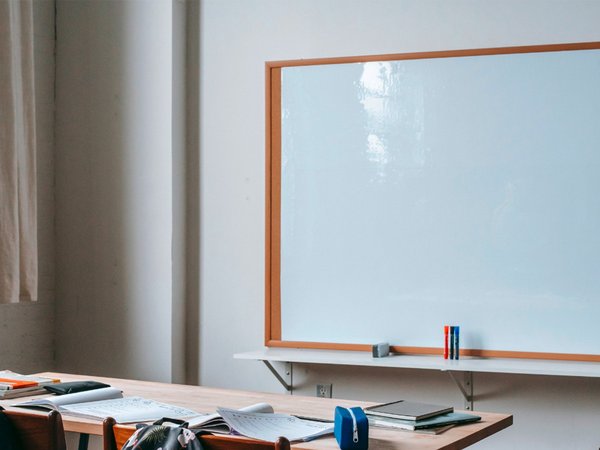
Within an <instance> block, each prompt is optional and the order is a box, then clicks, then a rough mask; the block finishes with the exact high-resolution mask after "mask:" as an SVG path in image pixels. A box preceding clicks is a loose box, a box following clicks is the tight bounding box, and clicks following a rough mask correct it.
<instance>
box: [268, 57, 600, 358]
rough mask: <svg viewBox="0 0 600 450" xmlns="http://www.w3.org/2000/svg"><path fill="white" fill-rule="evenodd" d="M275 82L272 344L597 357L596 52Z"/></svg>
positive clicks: (336, 68)
mask: <svg viewBox="0 0 600 450" xmlns="http://www.w3.org/2000/svg"><path fill="white" fill-rule="evenodd" d="M280 77H281V78H280V81H281V85H280V88H281V100H280V101H281V104H280V106H281V110H280V120H281V122H280V135H281V137H280V144H281V145H280V152H281V155H280V157H281V160H280V171H281V172H280V176H281V181H280V198H281V200H280V205H279V207H280V210H279V213H280V242H279V248H278V250H279V253H280V268H279V270H280V273H279V282H280V292H279V294H280V298H279V299H278V301H279V307H280V327H281V336H280V340H281V341H287V342H308V343H311V342H312V343H333V344H336V343H339V344H372V343H376V342H381V341H387V342H390V344H392V345H395V346H408V347H422V348H428V349H431V348H435V347H440V346H441V344H442V327H443V325H445V324H455V325H460V326H461V344H462V347H463V348H470V349H487V350H493V351H500V352H503V351H505V352H526V353H552V354H570V355H573V354H575V355H577V354H584V355H600V338H598V318H599V317H600V198H599V194H600V50H597V49H587V50H577V51H544V52H536V53H516V54H496V55H477V56H461V57H443V58H439V57H436V58H418V59H403V60H384V61H369V62H362V63H360V62H356V63H341V64H320V65H302V66H290V67H282V68H281V72H280Z"/></svg>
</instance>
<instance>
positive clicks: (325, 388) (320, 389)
mask: <svg viewBox="0 0 600 450" xmlns="http://www.w3.org/2000/svg"><path fill="white" fill-rule="evenodd" d="M332 392H333V384H317V397H322V398H331V394H332Z"/></svg>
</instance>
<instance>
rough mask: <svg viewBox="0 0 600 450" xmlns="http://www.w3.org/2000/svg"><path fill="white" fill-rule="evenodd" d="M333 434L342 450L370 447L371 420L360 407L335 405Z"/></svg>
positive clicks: (358, 449)
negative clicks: (369, 420)
mask: <svg viewBox="0 0 600 450" xmlns="http://www.w3.org/2000/svg"><path fill="white" fill-rule="evenodd" d="M333 434H334V435H335V439H336V440H337V442H338V445H339V446H340V448H341V449H342V450H367V449H368V448H369V422H368V420H367V416H366V415H365V413H364V411H363V410H362V408H360V407H354V408H344V407H342V406H336V407H335V424H334V429H333Z"/></svg>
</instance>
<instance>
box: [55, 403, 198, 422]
mask: <svg viewBox="0 0 600 450" xmlns="http://www.w3.org/2000/svg"><path fill="white" fill-rule="evenodd" d="M60 410H61V412H64V413H65V414H72V415H76V416H79V417H90V418H99V419H103V418H106V417H112V418H114V419H115V420H116V421H117V422H119V423H132V422H147V421H150V420H157V419H161V418H163V417H169V418H172V419H179V418H184V417H192V416H197V415H198V413H197V412H195V411H192V410H189V409H186V408H180V407H179V406H175V405H168V404H166V403H159V402H155V401H154V400H149V399H145V398H141V397H125V398H119V399H113V400H103V401H98V402H90V403H78V404H73V405H65V406H63V407H61V408H60Z"/></svg>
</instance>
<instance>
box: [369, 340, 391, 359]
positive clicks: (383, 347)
mask: <svg viewBox="0 0 600 450" xmlns="http://www.w3.org/2000/svg"><path fill="white" fill-rule="evenodd" d="M389 354H390V344H388V343H387V342H383V343H381V344H375V345H374V346H373V358H383V357H384V356H388V355H389Z"/></svg>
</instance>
